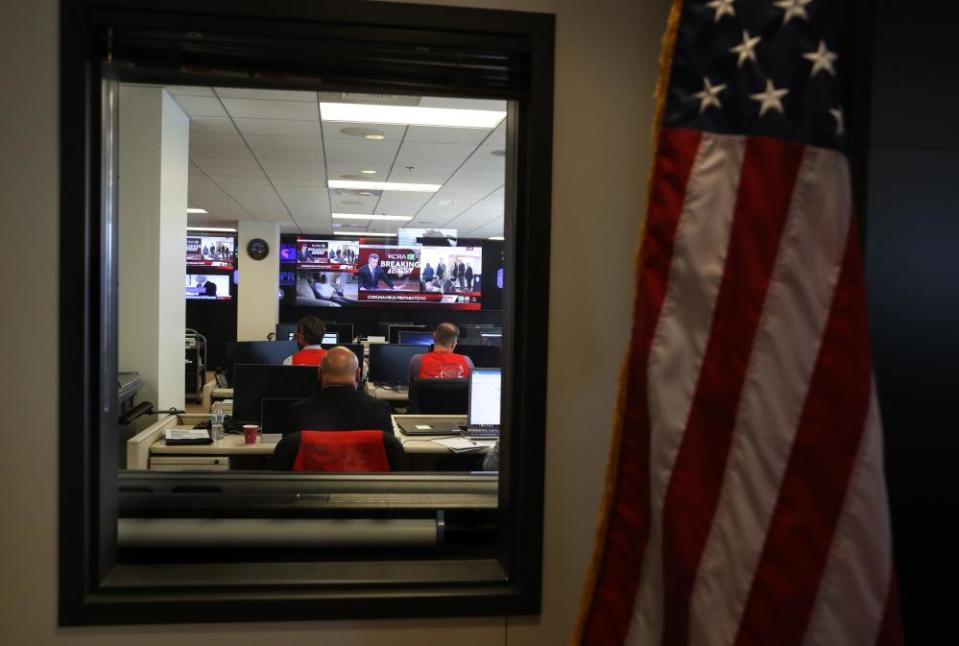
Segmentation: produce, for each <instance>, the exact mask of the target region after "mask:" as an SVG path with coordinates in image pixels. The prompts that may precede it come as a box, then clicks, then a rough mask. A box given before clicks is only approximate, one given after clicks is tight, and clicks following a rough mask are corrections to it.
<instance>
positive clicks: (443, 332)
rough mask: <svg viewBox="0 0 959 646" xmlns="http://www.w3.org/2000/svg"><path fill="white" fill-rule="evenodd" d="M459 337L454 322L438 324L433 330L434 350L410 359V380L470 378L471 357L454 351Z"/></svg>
mask: <svg viewBox="0 0 959 646" xmlns="http://www.w3.org/2000/svg"><path fill="white" fill-rule="evenodd" d="M459 338H460V331H459V328H458V327H456V326H455V325H453V324H452V323H440V324H439V325H437V326H436V330H434V331H433V351H432V352H426V353H424V354H418V355H416V356H414V357H413V358H412V359H410V366H409V380H410V382H411V383H412V381H413V380H414V379H467V378H469V376H470V371H471V370H472V369H473V362H472V361H471V360H470V358H469V357H467V356H464V355H462V354H455V353H454V352H453V350H454V349H455V348H456V342H457V341H458V340H459Z"/></svg>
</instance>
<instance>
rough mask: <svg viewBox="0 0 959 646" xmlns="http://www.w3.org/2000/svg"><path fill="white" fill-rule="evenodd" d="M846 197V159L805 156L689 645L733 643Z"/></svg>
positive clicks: (837, 254)
mask: <svg viewBox="0 0 959 646" xmlns="http://www.w3.org/2000/svg"><path fill="white" fill-rule="evenodd" d="M850 199H851V198H850V194H849V176H848V170H847V164H846V159H845V157H843V156H842V155H840V154H839V153H837V152H835V151H831V150H825V149H821V148H807V149H806V150H805V152H804V155H803V161H802V165H801V166H800V170H799V176H798V179H797V182H796V188H795V190H794V191H793V198H792V204H791V205H790V207H789V217H788V222H787V225H786V230H785V232H784V234H783V239H782V242H781V244H780V246H779V253H778V255H777V258H776V266H775V268H774V270H773V274H772V278H771V280H770V284H769V289H768V295H767V297H766V301H765V305H764V309H763V313H762V316H761V319H760V324H759V329H758V331H757V334H756V341H755V343H754V347H753V352H752V355H751V357H750V364H749V368H748V369H747V373H746V380H745V383H744V384H743V394H742V400H741V404H740V406H739V411H738V417H737V420H736V426H735V430H734V432H733V440H732V447H731V449H730V453H729V461H728V465H727V469H726V476H725V480H724V481H723V486H722V489H721V492H720V497H719V503H718V505H717V508H716V514H715V519H714V521H713V525H712V528H711V530H710V534H709V538H708V540H707V543H706V547H705V548H704V550H703V558H702V562H701V563H700V566H699V570H698V572H697V578H696V582H695V584H694V586H693V593H692V600H691V608H690V643H691V644H696V645H697V646H728V645H730V644H732V642H733V640H734V639H735V637H736V628H737V627H738V625H739V620H740V617H741V614H742V608H743V604H744V603H745V601H746V595H747V594H748V592H749V585H750V583H751V581H752V576H753V572H754V570H755V567H756V563H757V562H758V560H759V554H760V552H761V551H762V547H763V537H764V536H765V533H766V528H767V527H768V525H769V520H770V518H771V516H772V512H773V508H774V506H775V503H776V497H777V492H778V491H779V485H780V483H781V481H782V476H783V472H784V471H785V469H786V462H787V460H788V458H789V450H790V446H791V444H792V441H793V437H794V434H795V431H796V427H797V425H798V424H799V417H800V415H801V413H802V408H803V402H804V401H805V398H806V391H807V389H808V386H809V380H810V378H811V376H812V372H813V369H814V367H815V364H816V356H817V352H816V350H817V348H818V346H819V341H820V338H821V337H822V332H823V329H824V328H825V326H826V320H827V318H828V316H829V310H830V304H831V302H832V294H833V290H834V289H835V286H836V281H837V279H838V276H839V267H840V264H841V262H842V257H843V252H844V247H845V240H846V232H847V228H848V225H849V218H848V216H847V214H848V213H849V211H850V208H851V204H850Z"/></svg>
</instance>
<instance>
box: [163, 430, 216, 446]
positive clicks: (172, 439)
mask: <svg viewBox="0 0 959 646" xmlns="http://www.w3.org/2000/svg"><path fill="white" fill-rule="evenodd" d="M164 439H165V440H166V443H167V444H169V445H171V446H172V445H174V444H212V443H213V440H212V439H211V438H210V431H208V430H206V429H205V428H168V429H167V430H166V431H165V432H164Z"/></svg>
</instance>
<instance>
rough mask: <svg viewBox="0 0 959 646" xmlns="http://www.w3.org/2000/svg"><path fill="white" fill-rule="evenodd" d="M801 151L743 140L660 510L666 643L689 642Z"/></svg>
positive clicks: (791, 146) (793, 146)
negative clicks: (702, 340)
mask: <svg viewBox="0 0 959 646" xmlns="http://www.w3.org/2000/svg"><path fill="white" fill-rule="evenodd" d="M802 155H803V146H802V145H800V144H795V143H788V142H781V141H777V140H774V139H767V138H759V137H756V138H750V139H747V140H746V154H745V157H744V161H743V166H742V174H741V177H740V180H739V192H738V195H737V199H736V208H735V212H734V216H733V222H732V234H731V236H730V242H729V251H728V254H727V258H726V265H725V268H724V271H723V277H722V283H721V285H720V289H719V295H718V299H717V301H716V311H715V315H714V318H713V321H712V327H711V330H710V336H709V343H708V345H707V349H706V355H705V358H704V361H703V366H702V370H701V372H700V374H699V381H698V384H697V386H696V393H695V397H694V400H693V406H692V409H691V411H690V416H689V421H688V423H687V424H686V431H685V433H684V434H683V437H682V443H681V445H680V450H679V453H678V455H677V456H676V462H675V465H674V467H673V471H672V474H671V477H670V479H669V486H668V489H667V493H666V499H665V504H664V507H663V538H664V545H663V548H664V549H663V591H664V611H663V622H664V623H663V639H662V643H664V644H669V645H682V644H686V643H687V642H688V633H689V601H690V595H691V593H692V586H693V582H694V580H695V576H696V571H697V568H698V566H699V562H700V558H701V556H702V550H703V547H704V546H705V542H706V538H707V536H708V535H709V529H710V526H711V525H712V520H713V515H714V512H715V509H716V504H717V499H718V496H719V490H720V486H721V485H722V482H723V476H724V472H725V465H726V457H727V455H728V452H729V445H730V440H731V436H732V431H733V427H734V424H735V419H736V410H737V408H738V403H739V397H740V393H741V388H742V384H743V379H744V378H745V372H746V366H747V364H748V361H749V355H750V352H751V349H752V345H753V339H754V336H755V332H756V327H757V325H758V322H759V316H760V313H761V312H762V308H763V302H764V300H765V298H766V290H767V287H768V285H769V279H770V275H771V274H772V269H773V265H774V262H775V259H776V252H777V249H778V247H779V241H780V237H781V235H782V232H783V227H784V226H785V222H786V215H787V213H788V211H789V204H790V201H791V196H792V191H793V187H794V185H795V182H796V177H797V174H798V171H799V164H800V161H801V160H802ZM772 170H775V171H776V172H771V171H772Z"/></svg>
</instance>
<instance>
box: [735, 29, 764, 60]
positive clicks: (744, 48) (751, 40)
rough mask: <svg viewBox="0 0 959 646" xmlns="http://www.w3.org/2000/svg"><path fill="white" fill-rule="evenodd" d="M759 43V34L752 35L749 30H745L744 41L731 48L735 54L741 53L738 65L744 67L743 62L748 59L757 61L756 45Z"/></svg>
mask: <svg viewBox="0 0 959 646" xmlns="http://www.w3.org/2000/svg"><path fill="white" fill-rule="evenodd" d="M758 44H759V36H756V37H750V35H749V32H748V31H746V30H743V42H741V43H739V44H738V45H736V46H735V47H732V48H730V50H729V51H731V52H732V53H734V54H739V60H738V61H737V62H736V67H742V65H743V63H745V62H746V61H748V60H751V61H753V62H757V61H756V45H758Z"/></svg>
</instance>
